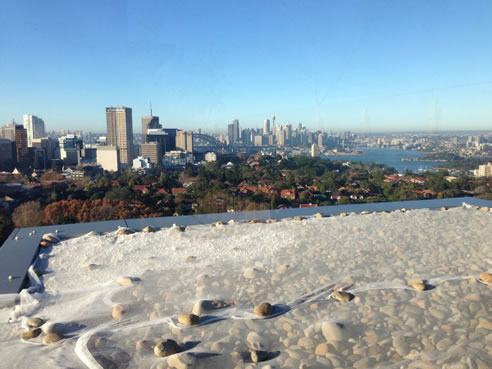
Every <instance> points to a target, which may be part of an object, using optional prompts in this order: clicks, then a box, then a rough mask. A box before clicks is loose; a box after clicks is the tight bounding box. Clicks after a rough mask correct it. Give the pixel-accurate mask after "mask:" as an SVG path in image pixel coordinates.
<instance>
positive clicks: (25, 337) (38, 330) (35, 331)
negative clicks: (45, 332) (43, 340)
mask: <svg viewBox="0 0 492 369" xmlns="http://www.w3.org/2000/svg"><path fill="white" fill-rule="evenodd" d="M40 334H41V328H34V329H31V330H29V331H25V332H22V333H21V335H20V337H21V338H22V339H23V340H28V339H31V338H35V337H37V336H39V335H40Z"/></svg>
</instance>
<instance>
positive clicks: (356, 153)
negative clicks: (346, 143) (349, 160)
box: [323, 150, 366, 156]
mask: <svg viewBox="0 0 492 369" xmlns="http://www.w3.org/2000/svg"><path fill="white" fill-rule="evenodd" d="M365 154H366V152H364V151H358V150H355V151H350V152H338V151H337V152H333V151H326V152H324V153H323V155H324V156H345V155H353V156H356V155H365Z"/></svg>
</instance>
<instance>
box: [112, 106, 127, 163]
mask: <svg viewBox="0 0 492 369" xmlns="http://www.w3.org/2000/svg"><path fill="white" fill-rule="evenodd" d="M106 124H107V142H108V146H117V147H118V149H119V160H120V163H121V164H123V166H125V167H131V166H132V164H133V121H132V109H131V108H127V107H124V106H118V107H108V108H106Z"/></svg>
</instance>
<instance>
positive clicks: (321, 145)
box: [318, 133, 323, 148]
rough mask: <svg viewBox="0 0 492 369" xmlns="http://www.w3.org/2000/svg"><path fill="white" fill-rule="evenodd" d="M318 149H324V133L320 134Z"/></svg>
mask: <svg viewBox="0 0 492 369" xmlns="http://www.w3.org/2000/svg"><path fill="white" fill-rule="evenodd" d="M318 147H319V148H321V147H323V133H320V134H318Z"/></svg>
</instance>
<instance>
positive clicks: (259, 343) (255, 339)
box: [246, 332, 265, 350]
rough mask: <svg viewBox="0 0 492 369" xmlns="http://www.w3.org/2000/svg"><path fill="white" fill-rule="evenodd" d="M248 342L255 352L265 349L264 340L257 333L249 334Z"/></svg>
mask: <svg viewBox="0 0 492 369" xmlns="http://www.w3.org/2000/svg"><path fill="white" fill-rule="evenodd" d="M246 341H247V342H248V345H249V347H251V348H252V349H255V350H261V349H263V348H264V347H265V342H264V340H263V339H262V338H261V336H260V335H259V334H258V333H256V332H249V333H248V335H247V337H246Z"/></svg>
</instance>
